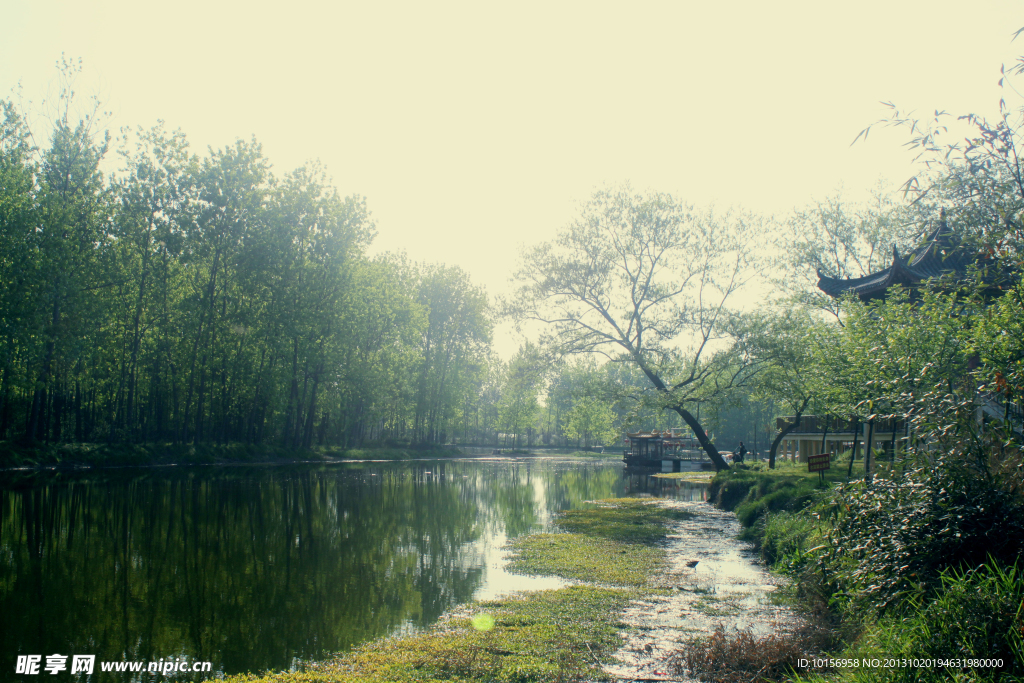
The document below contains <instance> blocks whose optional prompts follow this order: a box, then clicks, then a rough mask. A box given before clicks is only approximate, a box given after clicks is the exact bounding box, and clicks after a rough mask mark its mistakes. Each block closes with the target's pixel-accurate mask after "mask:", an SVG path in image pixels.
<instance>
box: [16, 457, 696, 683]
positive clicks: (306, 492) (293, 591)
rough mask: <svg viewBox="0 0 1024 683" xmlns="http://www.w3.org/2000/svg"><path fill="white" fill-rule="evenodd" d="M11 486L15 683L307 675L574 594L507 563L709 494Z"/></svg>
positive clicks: (587, 476) (602, 477)
mask: <svg viewBox="0 0 1024 683" xmlns="http://www.w3.org/2000/svg"><path fill="white" fill-rule="evenodd" d="M0 477H2V479H0V670H2V671H4V672H5V673H8V672H11V671H12V670H13V669H12V668H11V667H14V666H15V662H16V661H17V660H18V657H19V656H22V657H24V656H25V655H34V654H38V655H42V662H41V664H40V673H43V674H46V673H47V672H46V671H43V670H42V667H44V666H45V665H46V663H47V655H51V654H54V653H57V654H61V655H65V656H68V655H76V654H85V655H95V661H96V662H97V664H96V667H95V675H94V676H93V677H92V678H90V679H89V680H91V681H103V680H129V679H130V680H136V679H137V680H142V679H145V680H149V676H148V674H143V675H142V676H139V675H136V676H130V675H126V674H117V675H115V674H108V673H101V671H100V666H99V663H102V662H133V661H138V662H156V661H159V660H165V661H178V660H185V661H190V662H197V661H198V662H204V661H209V662H211V665H212V666H211V669H212V670H211V672H210V674H207V675H211V674H212V675H216V674H218V673H237V672H244V671H265V670H281V669H294V668H298V667H301V666H302V664H303V662H305V661H310V660H316V659H319V658H322V657H324V656H326V655H328V654H330V653H332V652H338V651H344V650H348V649H350V648H352V647H353V646H355V645H358V644H360V643H363V642H366V641H368V640H371V639H374V638H377V637H380V636H386V635H389V634H398V633H403V632H410V631H414V630H417V629H423V628H426V627H428V626H430V625H431V624H433V623H434V622H435V621H436V620H437V619H438V618H439V617H440V616H441V615H442V614H443V613H444V612H445V611H447V610H450V609H451V608H453V607H455V606H457V605H459V604H461V603H465V602H467V601H469V600H472V599H474V598H486V597H491V596H494V595H496V594H499V593H502V592H508V591H511V590H529V589H536V588H547V587H554V586H557V585H560V584H559V583H558V582H557V580H555V579H529V578H526V577H520V576H512V575H509V574H508V573H507V572H505V570H504V561H503V557H502V556H503V550H502V547H503V546H504V544H505V543H506V542H507V541H508V540H509V539H511V538H514V537H516V536H519V535H521V534H527V533H531V532H537V531H543V530H547V529H549V528H550V526H551V522H552V518H553V516H554V515H555V514H556V513H557V512H559V511H561V510H566V509H572V508H578V507H581V506H585V505H587V502H586V501H591V500H595V499H599V498H608V497H620V496H623V495H645V494H646V495H656V496H665V497H671V498H678V499H681V500H701V499H703V496H704V495H705V494H704V486H703V485H694V484H688V483H686V482H681V481H678V480H663V479H658V478H654V477H652V476H648V475H643V474H631V473H626V472H625V471H624V469H623V466H622V464H621V462H615V461H602V460H585V459H584V460H573V459H566V458H561V459H560V458H522V459H507V458H493V459H490V458H488V459H453V460H430V461H414V462H400V463H399V462H369V463H344V464H330V465H291V466H274V467H270V466H268V467H254V466H245V467H217V468H214V467H207V468H184V467H165V468H153V469H144V470H120V471H118V470H104V471H99V470H93V471H89V472H86V473H48V474H31V475H30V474H27V473H12V472H6V473H2V474H0ZM70 663H71V658H70V657H68V660H67V669H66V670H64V671H63V672H62V673H63V674H64V676H63V678H64V679H65V680H67V677H68V675H69V673H70V671H71V665H70ZM188 677H189V678H192V677H193V674H189V675H188ZM170 678H174V676H173V675H172V676H170ZM83 680H84V679H83Z"/></svg>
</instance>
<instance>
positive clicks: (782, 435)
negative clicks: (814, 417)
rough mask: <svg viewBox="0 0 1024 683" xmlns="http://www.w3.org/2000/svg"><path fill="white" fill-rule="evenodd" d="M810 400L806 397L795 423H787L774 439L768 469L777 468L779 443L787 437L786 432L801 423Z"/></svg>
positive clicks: (769, 453)
mask: <svg viewBox="0 0 1024 683" xmlns="http://www.w3.org/2000/svg"><path fill="white" fill-rule="evenodd" d="M810 402H811V399H810V398H806V399H804V402H803V404H801V406H800V407H799V408H798V409H797V411H796V419H795V420H793V423H792V424H788V425H786V426H785V427H784V428H783V429H782V431H780V432H779V433H778V434H777V435H776V436H775V438H774V439H773V440H772V447H771V449H770V450H769V451H768V469H772V470H773V469H775V455H776V454H777V453H778V452H779V444H780V443H782V440H783V439H784V438H786V434H789V433H790V432H791V431H793V430H794V429H796V428H797V426H798V425H799V424H800V418H801V417H803V414H804V411H805V410H807V404H808V403H810Z"/></svg>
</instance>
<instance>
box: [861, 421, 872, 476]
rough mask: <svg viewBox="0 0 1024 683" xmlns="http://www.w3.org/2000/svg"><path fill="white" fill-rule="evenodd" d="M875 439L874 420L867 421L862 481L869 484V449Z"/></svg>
mask: <svg viewBox="0 0 1024 683" xmlns="http://www.w3.org/2000/svg"><path fill="white" fill-rule="evenodd" d="M874 438H875V418H871V419H870V420H868V438H867V441H866V442H865V443H864V481H866V482H868V483H871V447H872V444H873V443H874Z"/></svg>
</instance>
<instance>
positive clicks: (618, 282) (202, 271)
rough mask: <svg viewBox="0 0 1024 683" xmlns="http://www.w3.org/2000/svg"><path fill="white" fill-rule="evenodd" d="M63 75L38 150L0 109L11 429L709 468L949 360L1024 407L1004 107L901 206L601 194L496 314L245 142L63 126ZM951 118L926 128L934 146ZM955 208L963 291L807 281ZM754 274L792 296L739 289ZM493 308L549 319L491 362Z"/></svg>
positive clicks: (11, 114) (902, 243) (951, 369)
mask: <svg viewBox="0 0 1024 683" xmlns="http://www.w3.org/2000/svg"><path fill="white" fill-rule="evenodd" d="M74 72H75V69H73V68H65V70H64V72H63V75H64V77H65V81H66V83H65V85H66V89H65V91H64V92H63V93H62V95H61V97H60V98H59V103H60V105H61V109H60V111H59V113H58V115H57V116H56V117H55V119H54V120H53V122H52V128H51V130H52V133H51V134H50V137H49V140H48V143H47V144H46V145H37V144H35V140H34V138H33V137H32V132H31V130H30V129H29V127H28V126H27V125H26V123H25V120H24V118H23V116H22V114H21V112H20V111H19V110H18V108H17V107H15V105H14V104H12V103H11V102H10V101H3V102H0V107H2V129H0V136H2V137H0V439H15V440H19V441H22V442H26V443H29V444H32V443H39V442H49V443H54V442H56V443H62V442H83V441H84V442H90V441H92V442H96V441H106V442H156V441H164V442H166V441H171V442H177V443H228V442H240V443H253V444H272V445H278V446H284V447H287V448H310V447H313V446H322V445H326V446H339V447H352V446H357V445H362V444H365V443H366V442H387V441H389V440H401V441H404V442H406V443H418V444H445V443H461V444H495V443H498V444H502V445H507V446H512V447H518V446H521V445H523V442H524V441H525V443H526V444H528V445H537V444H541V443H543V444H546V445H561V446H569V445H577V446H580V445H583V446H597V445H606V444H610V443H613V442H615V441H617V440H618V435H619V434H620V433H621V431H622V430H624V429H637V428H645V429H650V428H652V427H660V428H665V427H687V428H689V430H691V431H692V433H693V434H694V435H695V437H696V439H697V440H698V441H699V442H700V443H701V445H702V447H703V448H704V450H705V451H706V452H707V453H708V454H709V456H710V457H711V459H712V460H713V461H714V462H715V464H716V466H717V467H718V468H719V469H721V468H724V467H727V463H726V462H725V460H724V458H723V457H722V456H721V455H720V454H719V452H718V446H720V445H722V444H721V442H719V444H718V446H716V443H715V440H714V439H713V438H712V436H711V434H709V427H713V428H715V429H716V431H718V432H719V434H720V436H721V435H723V434H726V435H728V438H727V439H726V441H727V442H728V441H732V442H735V441H738V439H739V438H743V437H742V434H743V433H744V430H746V431H750V430H758V432H759V433H761V434H765V435H767V433H770V432H771V431H772V430H771V428H770V425H769V428H768V429H765V425H764V424H763V423H764V422H765V416H766V415H768V416H771V415H773V414H780V413H781V414H790V415H798V416H799V415H802V414H810V413H811V412H812V411H813V412H814V413H816V414H819V415H825V416H830V417H837V418H844V419H845V418H849V417H851V416H853V417H854V419H858V420H863V421H865V422H866V423H872V424H873V423H874V422H875V421H882V420H887V419H888V420H891V419H904V418H905V419H904V422H906V421H907V420H910V416H911V413H912V412H913V411H911V405H910V404H911V403H913V401H914V400H918V399H919V398H920V396H921V395H922V394H921V392H922V391H923V389H922V387H925V386H930V385H928V384H927V381H926V380H924V379H922V378H923V377H924V375H925V374H926V373H927V372H928V371H929V370H931V372H932V375H933V376H934V375H935V374H936V371H935V368H936V366H937V365H942V367H943V368H945V369H943V370H942V373H944V374H942V376H943V377H947V378H949V382H950V383H955V382H960V383H963V381H966V380H965V379H964V378H967V377H968V376H970V377H972V378H973V379H972V381H974V383H975V385H977V384H978V382H979V381H980V382H981V383H982V384H983V385H984V386H985V387H987V389H986V391H988V393H989V394H990V395H991V394H993V392H994V393H995V394H999V395H1000V396H1002V399H1003V400H1004V403H1005V404H1006V406H1007V408H1006V410H1007V416H1010V415H1011V413H1012V412H1013V411H1012V410H1011V405H1012V406H1017V405H1018V404H1019V396H1020V394H1021V389H1020V385H1021V380H1020V370H1019V367H1020V363H1021V360H1020V359H1021V357H1022V354H1021V353H1020V349H1019V344H1018V345H1016V346H1015V345H1014V344H1015V343H1016V342H1012V341H1008V337H1007V334H1006V332H1007V331H1008V330H1012V329H1016V328H1015V327H1014V326H1015V325H1016V324H1017V323H1016V322H1015V320H1017V319H1018V318H1017V317H1015V316H1016V315H1017V312H1019V310H1020V309H1021V303H1020V301H1021V294H1020V278H1019V272H1020V269H1019V260H1020V257H1019V255H1020V232H1021V231H1020V227H1019V226H1020V223H1021V221H1020V213H1021V205H1022V198H1024V191H1021V190H1020V187H1024V182H1022V181H1021V180H1020V178H1021V176H1022V174H1021V172H1020V169H1019V166H1018V165H1017V162H1016V156H1015V151H1014V150H1015V149H1016V146H1015V143H1016V133H1015V131H1014V130H1013V129H1012V128H1011V127H1010V125H1009V123H1008V122H1007V121H1004V122H1001V123H999V124H995V125H989V124H987V123H986V122H984V121H982V120H980V119H977V118H969V119H968V121H967V124H968V125H970V126H973V128H974V129H975V131H976V132H977V137H976V138H974V139H973V140H970V146H969V147H968V148H967V149H964V150H959V151H957V149H956V148H954V150H953V151H954V153H951V154H949V155H947V157H946V158H947V159H951V160H950V161H946V162H944V165H943V166H942V167H941V169H940V170H939V171H938V172H937V173H932V174H931V175H929V176H927V177H924V176H923V177H922V179H919V180H918V181H916V184H914V183H912V184H910V185H908V187H907V188H906V189H907V193H906V194H907V195H909V196H911V197H912V198H913V199H914V201H912V202H900V201H896V200H894V199H893V198H892V194H891V193H889V194H887V193H884V192H878V193H876V197H875V200H874V203H873V204H872V205H870V206H860V207H857V206H852V205H850V204H847V203H844V202H843V201H842V200H841V199H840V198H829V199H826V200H824V201H820V202H816V203H814V204H812V205H810V206H808V207H807V208H806V209H804V210H802V211H797V212H796V213H795V214H794V215H793V216H791V217H790V218H789V219H788V220H786V221H774V220H773V219H770V218H766V217H762V216H757V215H753V214H749V213H744V212H741V211H726V212H715V211H713V210H703V209H699V208H697V207H694V206H693V205H690V204H687V203H685V202H683V201H680V200H679V199H677V198H675V197H673V196H671V195H669V194H665V193H658V192H636V191H634V190H633V189H632V188H630V187H629V186H628V185H624V186H619V187H611V188H605V189H602V190H598V191H597V192H595V193H594V195H593V196H592V197H591V198H590V199H589V200H588V201H587V202H585V203H584V205H583V206H582V207H581V211H580V213H579V216H578V218H577V219H576V220H574V221H573V222H572V223H570V224H569V225H568V226H566V227H565V228H564V229H562V230H561V231H560V232H559V233H558V234H557V236H556V238H555V239H554V240H552V241H550V242H546V243H542V244H538V245H535V246H532V247H530V248H528V249H527V250H526V251H525V252H524V254H523V258H522V260H521V266H520V269H519V271H518V272H517V273H516V279H517V281H518V283H519V284H518V288H517V289H516V290H514V291H513V292H512V294H511V295H509V296H508V297H507V298H505V299H503V300H502V301H501V302H500V303H499V306H498V307H497V310H495V309H492V308H491V307H490V306H489V304H488V301H487V297H486V296H485V294H484V292H483V291H482V290H481V289H480V288H479V287H476V286H474V285H473V284H472V283H471V282H470V280H469V278H468V277H467V275H466V274H465V273H464V272H462V271H461V270H459V269H458V268H453V267H445V266H441V265H424V264H417V263H413V262H411V261H409V260H408V259H407V258H406V257H404V256H402V255H392V254H388V255H382V256H376V257H370V256H368V254H367V249H368V247H369V245H370V243H371V241H372V239H373V237H374V235H375V227H374V223H373V221H372V219H371V216H370V213H369V210H368V208H367V205H366V202H365V200H364V199H362V198H360V197H342V196H341V195H340V194H339V193H338V191H337V190H336V189H334V188H333V187H332V186H331V185H330V183H329V180H328V178H327V176H326V174H325V171H324V170H323V169H322V168H321V167H320V166H319V165H318V164H309V165H307V166H304V167H302V168H299V169H296V170H295V171H292V172H290V173H287V174H285V175H283V176H281V177H278V176H275V175H274V174H273V173H272V172H271V166H270V163H269V161H268V160H267V159H266V157H264V156H263V154H262V151H261V148H260V146H259V144H257V143H256V142H255V141H238V142H236V143H235V144H234V145H231V146H228V147H225V148H223V149H219V150H210V151H209V153H208V154H207V155H206V156H198V155H196V154H194V153H192V152H191V151H190V150H189V146H188V143H187V140H186V139H185V136H184V135H183V134H182V133H181V132H180V131H174V132H169V131H167V130H166V129H165V128H164V126H163V125H162V124H159V125H157V126H156V127H154V128H152V129H149V130H144V129H139V130H137V131H122V133H121V135H120V137H119V138H117V139H116V140H114V139H111V137H110V136H109V134H107V133H102V132H100V130H99V129H100V127H101V126H100V123H99V117H98V116H97V114H98V108H97V109H94V110H93V111H92V112H90V113H89V114H87V115H82V116H75V117H73V116H72V110H73V98H72V96H71V92H70V86H69V85H68V81H67V79H68V78H70V77H71V76H73V75H74ZM76 119H77V121H76ZM937 119H938V117H937ZM887 123H891V124H895V125H912V127H913V130H915V131H920V130H923V128H922V127H921V126H919V125H915V124H916V122H909V123H908V122H907V121H906V120H904V119H902V118H900V117H899V115H898V113H896V112H894V115H893V117H892V118H891V119H889V120H888V121H887ZM936 123H937V124H938V121H937V122H936ZM938 130H939V127H936V128H935V129H934V131H933V132H931V133H926V134H921V136H919V137H917V138H915V139H914V144H917V145H918V146H919V147H921V148H922V149H923V150H924V152H925V153H928V154H934V153H937V152H940V151H943V150H942V149H940V147H939V146H938V143H937V142H936V139H937V138H936V136H937V135H938V132H937V131H938ZM112 148H115V149H116V152H112V151H111V150H112ZM958 155H959V156H958ZM115 156H116V157H117V159H118V163H117V166H118V170H117V171H116V172H113V173H109V174H107V175H105V174H104V172H103V170H102V169H104V168H106V167H107V166H106V164H110V162H111V160H112V159H113V158H114V157H115ZM942 211H945V212H946V213H945V214H943V215H944V216H945V218H944V219H943V220H948V222H949V224H950V225H951V226H953V227H954V228H955V229H956V231H957V233H958V234H959V235H960V239H962V241H963V242H962V248H963V249H966V250H970V251H971V253H975V254H979V255H981V256H983V257H984V258H981V259H980V260H979V263H980V264H981V266H980V268H979V270H978V272H977V273H976V274H975V275H976V277H975V279H974V280H973V282H974V283H975V285H974V287H973V289H970V286H971V285H970V283H964V282H960V283H958V284H957V286H958V287H961V289H960V290H955V288H951V287H950V283H945V284H943V285H942V288H941V291H935V292H934V293H931V294H926V295H925V296H924V298H923V299H921V298H919V299H918V302H920V301H923V302H924V305H920V303H914V304H910V303H908V302H907V299H906V294H905V293H902V294H901V293H898V292H894V298H892V300H891V301H890V302H888V303H886V304H885V306H888V308H886V309H884V310H883V309H881V308H879V307H878V306H875V307H873V308H870V307H865V306H864V305H863V304H860V303H859V302H857V301H855V300H846V301H841V300H835V299H831V298H829V297H824V296H822V294H821V293H820V292H819V291H818V290H817V289H816V287H815V286H814V284H815V281H816V279H815V276H814V273H815V271H816V270H820V271H821V272H823V273H825V274H827V275H831V276H833V277H838V278H842V277H844V276H846V277H850V276H852V277H857V276H860V275H865V274H867V273H870V272H873V271H875V270H877V269H878V268H880V267H884V266H885V265H887V263H888V262H887V258H888V257H887V256H885V255H886V254H888V253H889V252H890V249H891V248H892V247H893V245H895V246H896V247H897V248H898V249H899V250H900V251H902V252H903V253H907V252H908V251H909V250H910V249H912V248H914V247H915V246H918V245H920V244H921V238H922V235H923V234H924V233H925V232H927V231H928V230H929V228H930V226H933V225H934V224H936V222H937V221H939V220H940V218H939V216H940V213H941V212H942ZM780 266H781V267H780ZM982 270H984V272H982ZM997 270H998V271H999V275H998V277H997V276H996V274H995V273H996V271H997ZM778 273H782V275H781V276H778V275H777V274H778ZM773 277H774V278H775V282H774V283H773V282H772V279H773ZM758 283H759V284H760V285H762V286H763V287H764V288H765V289H762V292H764V291H768V288H769V285H773V286H774V290H773V291H775V292H782V293H783V294H782V296H780V297H777V298H775V299H774V300H771V301H769V300H767V298H766V297H762V299H763V300H762V301H761V302H760V303H759V305H757V306H754V307H751V306H750V305H749V298H748V302H747V304H746V305H740V304H742V303H743V300H742V299H741V298H740V297H741V295H742V294H743V290H744V289H745V288H746V289H748V290H749V287H750V285H752V284H758ZM964 286H967V287H968V288H967V289H963V287H964ZM900 297H903V298H900ZM982 312H983V315H982ZM497 315H501V316H506V317H508V318H510V319H514V320H516V321H519V322H523V321H535V322H537V321H539V322H540V323H542V329H543V334H542V336H541V339H540V341H539V344H538V345H537V346H533V345H530V344H527V345H525V346H523V347H522V348H521V349H520V352H519V353H518V354H517V355H516V356H515V357H514V358H512V359H510V360H509V362H507V363H503V362H501V361H499V360H497V359H496V358H495V357H494V356H493V354H492V353H491V351H490V339H491V333H492V326H493V321H494V319H495V317H496V316H497ZM979 316H981V317H979ZM879 321H882V322H879ZM961 329H962V330H969V331H970V335H968V336H964V335H963V334H960V333H959V332H958V330H961ZM922 331H927V334H925V333H924V332H922ZM918 333H920V334H918ZM900 335H902V336H900ZM897 337H899V338H897ZM1018 338H1019V337H1013V336H1012V335H1011V337H1010V338H1009V339H1011V340H1012V339H1018ZM574 359H575V360H574ZM595 359H599V360H600V362H595ZM979 362H980V365H979ZM972 364H973V365H972ZM969 365H970V367H968V366H969ZM545 386H546V387H547V401H546V406H542V405H541V404H540V402H539V396H540V395H541V393H542V391H543V389H544V387H545ZM965 386H966V385H965ZM950 387H952V384H950ZM993 387H994V388H995V389H994V390H993ZM960 393H961V394H963V391H960ZM958 395H959V394H958ZM964 395H965V396H966V394H964ZM971 396H973V393H972V394H971ZM908 397H910V398H908ZM965 400H966V399H965ZM971 400H973V398H972V399H971ZM908 401H910V403H908ZM738 408H742V410H738ZM914 410H919V409H918V408H915V409H914ZM915 414H916V413H915ZM737 415H740V416H744V415H745V416H747V417H745V418H742V419H741V420H740V421H744V422H748V423H749V424H743V425H739V428H737V425H736V424H729V420H730V419H731V420H732V422H736V419H735V418H736V416H737ZM768 419H769V420H770V417H769V418H768ZM919 431H920V430H919ZM783 437H784V433H775V434H774V442H773V443H772V447H771V461H772V462H773V461H774V456H775V454H776V450H777V448H778V445H779V443H780V441H781V439H782V438H783ZM915 438H918V437H916V436H915V434H913V433H911V430H910V429H907V430H906V433H905V434H904V435H903V437H902V441H903V442H907V441H910V440H913V439H915ZM727 445H728V443H727Z"/></svg>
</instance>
